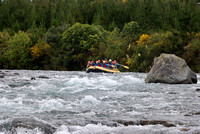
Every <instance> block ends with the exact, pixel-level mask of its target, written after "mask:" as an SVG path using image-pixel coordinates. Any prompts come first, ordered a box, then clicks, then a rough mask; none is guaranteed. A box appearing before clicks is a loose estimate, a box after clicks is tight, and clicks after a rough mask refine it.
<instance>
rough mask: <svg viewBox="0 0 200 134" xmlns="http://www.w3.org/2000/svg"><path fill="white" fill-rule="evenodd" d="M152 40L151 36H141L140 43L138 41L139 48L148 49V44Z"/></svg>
mask: <svg viewBox="0 0 200 134" xmlns="http://www.w3.org/2000/svg"><path fill="white" fill-rule="evenodd" d="M150 39H151V37H150V36H149V35H147V34H142V35H141V36H140V39H139V40H138V41H136V42H137V44H138V46H146V47H148V44H149V43H150V41H151V40H150Z"/></svg>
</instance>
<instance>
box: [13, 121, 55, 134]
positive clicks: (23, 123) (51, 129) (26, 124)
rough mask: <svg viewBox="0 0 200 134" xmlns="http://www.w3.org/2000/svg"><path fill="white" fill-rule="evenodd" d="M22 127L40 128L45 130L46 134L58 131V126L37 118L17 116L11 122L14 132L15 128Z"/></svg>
mask: <svg viewBox="0 0 200 134" xmlns="http://www.w3.org/2000/svg"><path fill="white" fill-rule="evenodd" d="M18 127H21V128H27V129H34V128H39V129H40V130H42V131H43V132H44V134H53V133H54V132H55V131H56V128H55V127H53V126H51V125H49V124H47V123H44V122H42V121H37V120H35V119H31V118H16V119H14V120H13V121H12V123H11V128H12V130H11V131H12V133H14V132H15V129H16V128H18Z"/></svg>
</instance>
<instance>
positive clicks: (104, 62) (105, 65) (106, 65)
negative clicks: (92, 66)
mask: <svg viewBox="0 0 200 134" xmlns="http://www.w3.org/2000/svg"><path fill="white" fill-rule="evenodd" d="M103 67H105V68H109V65H108V64H106V61H105V60H104V61H103Z"/></svg>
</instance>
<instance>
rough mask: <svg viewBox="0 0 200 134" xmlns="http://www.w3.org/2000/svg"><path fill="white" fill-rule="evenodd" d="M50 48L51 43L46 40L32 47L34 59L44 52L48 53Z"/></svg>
mask: <svg viewBox="0 0 200 134" xmlns="http://www.w3.org/2000/svg"><path fill="white" fill-rule="evenodd" d="M48 49H50V45H49V44H46V43H44V42H40V43H37V44H35V45H34V46H33V47H31V55H32V57H33V59H37V58H40V57H41V56H42V55H44V54H48Z"/></svg>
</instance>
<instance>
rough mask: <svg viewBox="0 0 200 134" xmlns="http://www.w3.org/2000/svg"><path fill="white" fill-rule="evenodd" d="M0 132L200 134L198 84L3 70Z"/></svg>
mask: <svg viewBox="0 0 200 134" xmlns="http://www.w3.org/2000/svg"><path fill="white" fill-rule="evenodd" d="M0 73H1V74H3V75H1V76H2V77H1V78H0V134H10V133H12V134H46V133H49V134H51V133H52V134H165V133H170V134H199V133H200V75H199V74H198V75H197V76H198V83H197V84H188V85H186V84H176V85H169V84H147V83H145V82H144V79H145V77H146V74H145V73H133V72H130V73H121V74H105V73H85V72H73V71H72V72H68V71H41V70H38V71H31V70H1V71H0Z"/></svg>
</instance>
